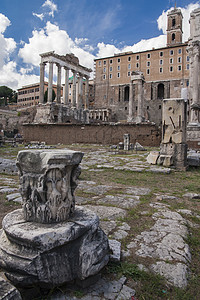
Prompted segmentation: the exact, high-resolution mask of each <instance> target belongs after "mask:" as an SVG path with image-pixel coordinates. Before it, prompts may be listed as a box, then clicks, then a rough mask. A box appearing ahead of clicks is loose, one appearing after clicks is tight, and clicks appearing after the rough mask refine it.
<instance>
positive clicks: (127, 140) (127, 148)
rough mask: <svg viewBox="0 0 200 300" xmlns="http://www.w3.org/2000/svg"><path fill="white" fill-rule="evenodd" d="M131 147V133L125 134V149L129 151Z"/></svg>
mask: <svg viewBox="0 0 200 300" xmlns="http://www.w3.org/2000/svg"><path fill="white" fill-rule="evenodd" d="M129 149H130V134H129V133H125V134H124V150H125V151H128V150H129Z"/></svg>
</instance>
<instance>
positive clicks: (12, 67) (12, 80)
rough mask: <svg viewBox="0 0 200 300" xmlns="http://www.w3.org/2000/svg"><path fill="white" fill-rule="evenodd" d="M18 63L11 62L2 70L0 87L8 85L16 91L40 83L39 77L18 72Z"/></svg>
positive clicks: (0, 72) (0, 71)
mask: <svg viewBox="0 0 200 300" xmlns="http://www.w3.org/2000/svg"><path fill="white" fill-rule="evenodd" d="M16 67H17V65H16V62H13V61H10V62H8V63H7V64H5V65H4V66H3V68H2V69H1V70H0V85H6V86H8V87H10V88H12V89H14V90H16V89H17V88H19V87H22V86H23V85H26V84H31V83H36V82H39V80H40V78H39V76H37V75H34V74H32V75H30V74H29V75H27V74H26V72H22V73H21V72H18V71H17V68H16Z"/></svg>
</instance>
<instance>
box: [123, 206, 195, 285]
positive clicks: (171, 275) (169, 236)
mask: <svg viewBox="0 0 200 300" xmlns="http://www.w3.org/2000/svg"><path fill="white" fill-rule="evenodd" d="M151 206H153V207H154V208H155V207H156V208H157V209H158V212H156V213H154V214H153V216H152V218H153V219H154V220H155V224H154V225H153V226H152V227H151V228H150V230H149V231H143V232H142V233H141V234H139V235H138V236H136V238H135V239H134V241H132V242H130V243H129V245H128V246H127V248H128V249H133V250H134V251H135V254H136V255H138V256H139V257H143V258H147V257H149V258H154V259H156V260H157V262H156V264H152V265H151V266H150V268H151V269H152V270H153V271H154V272H156V273H159V274H160V275H163V276H164V277H165V278H166V279H167V280H168V282H170V283H172V284H173V285H175V286H177V287H180V288H182V287H185V286H186V285H187V277H188V264H189V262H190V261H191V254H190V250H189V246H188V244H187V243H186V242H185V239H186V237H187V235H188V229H187V226H186V221H185V220H184V218H183V217H182V216H181V215H180V214H179V213H178V212H173V211H170V210H169V209H168V206H167V205H162V204H160V203H155V204H151ZM166 261H169V262H170V263H166Z"/></svg>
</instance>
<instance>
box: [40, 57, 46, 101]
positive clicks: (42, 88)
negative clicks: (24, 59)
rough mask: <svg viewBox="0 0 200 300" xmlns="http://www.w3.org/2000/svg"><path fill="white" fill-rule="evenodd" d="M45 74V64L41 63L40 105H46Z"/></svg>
mask: <svg viewBox="0 0 200 300" xmlns="http://www.w3.org/2000/svg"><path fill="white" fill-rule="evenodd" d="M44 73H45V63H40V103H41V104H42V103H44Z"/></svg>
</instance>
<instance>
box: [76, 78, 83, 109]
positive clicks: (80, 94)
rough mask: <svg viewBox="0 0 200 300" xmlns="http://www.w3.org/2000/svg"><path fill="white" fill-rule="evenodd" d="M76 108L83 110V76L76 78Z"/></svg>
mask: <svg viewBox="0 0 200 300" xmlns="http://www.w3.org/2000/svg"><path fill="white" fill-rule="evenodd" d="M77 107H78V108H83V75H82V74H79V78H78V105H77Z"/></svg>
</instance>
